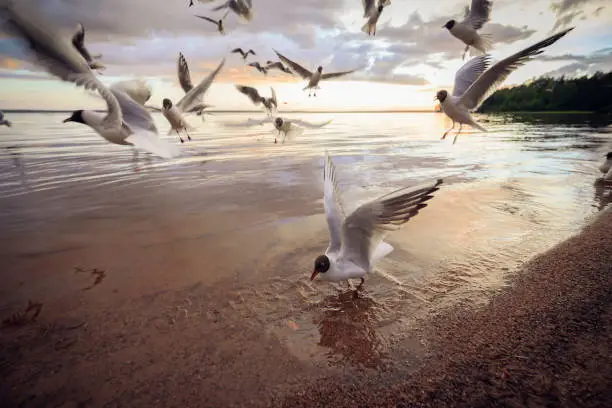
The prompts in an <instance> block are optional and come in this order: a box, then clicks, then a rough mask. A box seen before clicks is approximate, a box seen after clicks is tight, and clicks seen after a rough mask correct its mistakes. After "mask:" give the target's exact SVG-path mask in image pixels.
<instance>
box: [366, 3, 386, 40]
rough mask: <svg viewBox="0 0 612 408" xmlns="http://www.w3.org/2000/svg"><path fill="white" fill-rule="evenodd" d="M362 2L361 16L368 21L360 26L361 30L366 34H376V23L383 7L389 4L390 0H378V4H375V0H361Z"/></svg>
mask: <svg viewBox="0 0 612 408" xmlns="http://www.w3.org/2000/svg"><path fill="white" fill-rule="evenodd" d="M361 2H362V3H363V10H364V11H363V17H364V18H367V19H368V21H367V22H366V23H365V24H364V26H363V27H361V31H363V32H364V33H366V34H367V35H376V23H378V19H379V18H380V15H381V14H382V12H383V9H384V8H385V7H386V6H388V5H390V4H391V0H378V6H376V0H361Z"/></svg>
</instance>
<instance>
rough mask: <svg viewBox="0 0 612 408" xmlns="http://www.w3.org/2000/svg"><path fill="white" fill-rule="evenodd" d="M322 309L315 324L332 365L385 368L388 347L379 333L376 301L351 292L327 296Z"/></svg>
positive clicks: (321, 305)
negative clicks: (377, 330)
mask: <svg viewBox="0 0 612 408" xmlns="http://www.w3.org/2000/svg"><path fill="white" fill-rule="evenodd" d="M319 310H320V311H321V314H320V315H319V316H316V317H315V318H314V323H315V324H316V325H317V327H318V329H319V334H320V335H321V339H320V340H319V346H321V347H325V348H327V349H328V352H327V353H326V355H327V358H328V361H329V364H330V365H336V366H342V365H347V364H350V365H356V366H359V367H365V368H377V367H379V366H381V365H382V363H383V361H382V360H383V358H384V355H385V352H384V350H385V349H386V347H385V345H384V342H383V341H382V338H381V337H380V336H379V334H378V333H377V332H376V327H377V321H378V318H377V310H378V308H377V304H376V302H375V301H374V300H373V299H372V298H370V297H368V296H367V295H365V294H363V293H360V294H359V295H358V296H356V295H355V291H354V290H349V291H346V292H341V293H339V294H334V295H331V296H328V297H326V298H325V299H323V301H322V302H321V304H320V309H319Z"/></svg>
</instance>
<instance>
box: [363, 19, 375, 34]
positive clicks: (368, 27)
mask: <svg viewBox="0 0 612 408" xmlns="http://www.w3.org/2000/svg"><path fill="white" fill-rule="evenodd" d="M361 31H363V32H364V33H366V34H367V35H376V23H370V22H369V21H368V22H367V23H365V24H364V25H363V27H361Z"/></svg>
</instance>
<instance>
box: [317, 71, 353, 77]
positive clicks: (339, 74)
mask: <svg viewBox="0 0 612 408" xmlns="http://www.w3.org/2000/svg"><path fill="white" fill-rule="evenodd" d="M355 71H357V69H352V70H350V71H341V72H328V73H326V74H322V75H321V79H331V78H337V77H341V76H344V75H348V74H352V73H353V72H355Z"/></svg>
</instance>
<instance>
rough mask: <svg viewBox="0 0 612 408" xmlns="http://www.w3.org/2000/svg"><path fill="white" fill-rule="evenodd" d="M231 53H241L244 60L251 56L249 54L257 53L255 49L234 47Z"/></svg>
mask: <svg viewBox="0 0 612 408" xmlns="http://www.w3.org/2000/svg"><path fill="white" fill-rule="evenodd" d="M230 53H231V54H240V55H241V56H242V59H243V60H246V59H247V58H248V56H249V54H253V55H257V54H255V51H253V50H251V49H249V50H248V51H246V52H245V51H244V50H243V49H242V48H234V49H233V50H232V51H231V52H230Z"/></svg>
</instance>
